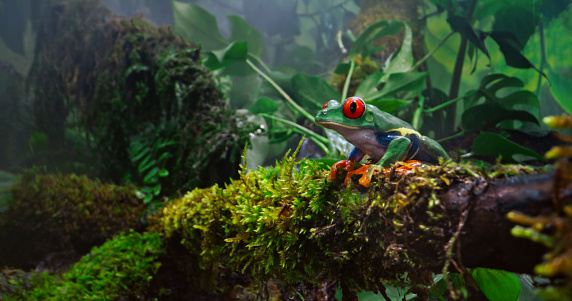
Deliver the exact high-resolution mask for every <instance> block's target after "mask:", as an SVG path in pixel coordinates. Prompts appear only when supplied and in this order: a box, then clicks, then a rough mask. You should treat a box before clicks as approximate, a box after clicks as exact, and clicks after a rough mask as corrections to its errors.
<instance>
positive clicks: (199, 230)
mask: <svg viewBox="0 0 572 301" xmlns="http://www.w3.org/2000/svg"><path fill="white" fill-rule="evenodd" d="M507 170H510V172H512V173H514V172H516V170H517V168H516V167H515V168H509V169H507ZM521 172H522V171H521ZM325 173H327V171H324V170H322V169H320V168H319V166H318V164H317V163H315V162H312V161H307V160H303V161H300V162H295V161H294V159H293V158H292V157H285V159H284V160H282V161H281V162H280V163H279V164H278V165H277V166H276V167H272V168H268V169H263V168H260V169H258V170H256V171H249V172H246V171H243V173H242V175H241V177H240V179H238V180H235V181H233V182H232V183H230V184H228V185H226V186H225V187H219V186H213V187H211V188H208V189H196V190H193V191H191V192H189V193H188V194H187V195H185V196H184V197H182V198H180V199H178V200H174V201H172V202H171V203H169V204H168V205H167V206H166V207H165V208H164V209H163V211H162V213H161V214H160V215H159V216H156V217H155V219H154V220H152V223H151V225H152V226H151V227H152V230H153V231H156V232H159V233H161V235H162V236H163V237H164V238H165V239H167V240H168V241H169V244H170V248H171V249H176V248H177V246H179V247H180V246H181V245H182V246H183V247H184V248H185V251H184V252H180V253H178V254H179V255H178V256H179V258H178V259H179V260H180V262H181V266H184V268H185V269H186V271H187V274H188V275H189V276H190V277H191V278H192V279H194V281H195V285H197V286H199V287H203V288H208V289H213V288H216V289H219V290H223V291H224V290H227V289H230V288H231V287H232V284H229V283H226V282H225V279H227V278H228V275H231V274H232V273H241V274H244V275H246V276H248V277H249V279H251V280H252V283H255V284H258V285H263V284H264V283H266V282H267V281H269V280H274V281H278V282H280V283H283V284H284V286H283V288H284V289H285V290H290V288H291V287H294V286H298V285H299V284H305V285H309V286H311V285H316V284H318V283H319V282H321V281H338V283H343V284H344V285H345V286H346V287H347V288H348V289H350V290H354V291H358V290H373V291H376V290H380V289H383V283H384V282H385V283H388V282H389V283H392V282H394V283H396V284H397V285H404V283H405V281H403V274H404V273H405V272H407V274H408V279H409V280H408V281H411V283H410V284H409V285H415V284H419V285H428V284H430V283H432V278H431V270H432V269H438V270H439V269H441V268H442V266H443V263H444V261H445V260H446V254H445V251H444V250H445V248H444V246H445V245H446V244H447V243H448V241H449V240H450V238H451V236H452V235H453V233H447V232H446V230H444V229H451V227H450V224H451V223H452V221H453V220H457V219H458V216H457V214H454V215H453V216H449V215H448V213H447V212H446V211H445V208H444V206H440V203H439V202H440V201H439V199H438V193H439V192H440V190H442V189H446V188H447V187H448V186H450V185H454V184H456V183H460V182H463V181H465V180H466V179H468V178H472V177H474V176H477V177H479V176H484V175H485V172H484V171H483V170H481V169H480V168H478V167H476V166H473V165H470V164H457V163H454V162H442V164H439V165H435V166H425V167H422V168H418V169H416V170H415V172H413V173H411V174H409V175H406V176H402V175H400V174H398V173H395V172H394V173H391V174H389V175H387V176H377V177H375V178H374V180H373V182H372V185H371V186H370V187H369V188H364V187H363V186H358V185H356V183H357V181H356V179H353V180H354V181H355V182H353V183H352V184H351V185H350V186H349V187H347V188H344V186H343V184H342V183H343V179H342V177H343V175H340V176H339V177H338V178H337V179H336V180H335V181H326V180H325ZM340 174H341V173H340ZM498 175H499V176H503V175H504V173H503V174H502V175H501V173H498ZM487 176H489V175H487ZM435 254H438V256H437V257H436V256H435ZM258 289H259V290H261V289H262V287H258Z"/></svg>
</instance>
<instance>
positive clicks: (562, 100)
mask: <svg viewBox="0 0 572 301" xmlns="http://www.w3.org/2000/svg"><path fill="white" fill-rule="evenodd" d="M548 74H549V75H550V82H551V83H552V85H551V86H550V91H551V92H552V95H553V96H554V99H556V101H558V103H559V104H560V106H562V108H563V109H564V110H565V111H566V112H568V114H572V81H570V80H568V79H566V78H564V77H562V76H560V74H558V72H555V71H552V70H551V71H550V72H549V73H548Z"/></svg>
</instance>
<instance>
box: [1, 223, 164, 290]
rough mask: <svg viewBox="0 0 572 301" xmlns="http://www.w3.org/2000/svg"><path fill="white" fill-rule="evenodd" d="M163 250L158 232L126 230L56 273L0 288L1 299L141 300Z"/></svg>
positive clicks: (19, 280) (37, 276) (157, 267)
mask: <svg viewBox="0 0 572 301" xmlns="http://www.w3.org/2000/svg"><path fill="white" fill-rule="evenodd" d="M163 252H164V251H163V248H162V243H161V239H160V237H159V235H157V234H149V233H146V234H140V233H136V232H133V231H130V233H129V234H123V233H122V234H119V235H117V236H115V237H114V238H113V239H111V240H109V241H107V242H106V243H105V244H103V245H102V246H100V247H94V248H93V249H92V250H91V252H90V253H89V254H88V255H86V256H84V257H82V258H81V259H80V261H79V262H77V263H76V264H74V265H73V266H72V267H71V268H70V269H69V270H68V271H67V272H65V273H63V274H62V275H60V276H57V275H55V276H52V275H49V274H47V273H45V272H44V273H41V274H31V275H30V276H28V277H20V278H19V279H11V281H8V283H10V285H7V284H8V283H3V285H0V289H1V290H2V291H4V292H3V294H5V296H6V299H5V300H74V301H75V300H125V299H137V300H141V299H143V297H144V296H147V294H148V287H149V283H150V281H151V279H152V278H153V276H154V275H155V274H156V272H157V270H158V269H159V267H160V263H159V261H158V258H159V256H160V255H161V254H162V253H163ZM0 283H1V282H0ZM8 287H10V289H9V290H8V289H7V288H8ZM2 300H4V299H2Z"/></svg>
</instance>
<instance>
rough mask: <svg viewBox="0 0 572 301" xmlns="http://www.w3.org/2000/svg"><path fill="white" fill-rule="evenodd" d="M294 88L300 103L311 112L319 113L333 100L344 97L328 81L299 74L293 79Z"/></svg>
mask: <svg viewBox="0 0 572 301" xmlns="http://www.w3.org/2000/svg"><path fill="white" fill-rule="evenodd" d="M292 88H293V89H294V94H295V95H296V99H297V100H298V102H299V103H300V104H301V105H302V106H303V107H305V108H308V110H309V111H317V110H319V109H321V108H322V106H324V104H325V103H326V102H328V101H330V100H332V99H336V100H340V98H341V97H342V96H341V95H340V93H338V92H337V91H336V90H334V88H332V87H331V86H330V85H329V84H328V83H327V82H326V81H324V80H323V79H321V78H319V77H317V76H309V75H307V74H304V73H298V74H296V75H294V77H293V78H292Z"/></svg>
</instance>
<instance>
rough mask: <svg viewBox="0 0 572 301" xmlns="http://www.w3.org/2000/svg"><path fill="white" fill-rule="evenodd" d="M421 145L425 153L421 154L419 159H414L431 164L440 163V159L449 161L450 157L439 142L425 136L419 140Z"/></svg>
mask: <svg viewBox="0 0 572 301" xmlns="http://www.w3.org/2000/svg"><path fill="white" fill-rule="evenodd" d="M419 143H420V145H421V149H422V150H423V152H421V154H419V155H420V156H419V157H418V158H417V157H416V158H414V159H417V160H420V161H424V162H431V163H439V157H442V158H443V159H445V160H446V159H449V155H448V154H447V152H446V151H445V150H444V149H443V147H442V146H441V144H439V142H437V141H435V140H433V139H430V138H427V137H425V136H423V137H421V139H419Z"/></svg>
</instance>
